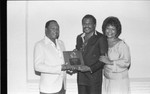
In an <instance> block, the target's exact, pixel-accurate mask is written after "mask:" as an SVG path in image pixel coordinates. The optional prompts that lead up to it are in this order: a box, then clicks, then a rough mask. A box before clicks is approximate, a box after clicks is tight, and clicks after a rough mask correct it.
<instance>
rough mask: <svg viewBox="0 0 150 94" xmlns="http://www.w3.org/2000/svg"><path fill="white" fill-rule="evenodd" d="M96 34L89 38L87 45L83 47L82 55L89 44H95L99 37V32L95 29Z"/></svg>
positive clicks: (88, 48)
mask: <svg viewBox="0 0 150 94" xmlns="http://www.w3.org/2000/svg"><path fill="white" fill-rule="evenodd" d="M96 33H97V34H94V35H93V36H92V37H91V38H90V39H89V40H88V43H87V45H86V46H85V48H84V50H85V51H84V52H85V53H84V55H85V54H86V53H87V52H88V51H89V50H90V48H91V46H93V45H95V43H96V42H97V40H98V39H99V33H98V32H97V31H96Z"/></svg>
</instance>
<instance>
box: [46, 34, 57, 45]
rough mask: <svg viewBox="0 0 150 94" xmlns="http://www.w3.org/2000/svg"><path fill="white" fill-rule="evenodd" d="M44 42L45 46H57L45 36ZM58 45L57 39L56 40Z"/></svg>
mask: <svg viewBox="0 0 150 94" xmlns="http://www.w3.org/2000/svg"><path fill="white" fill-rule="evenodd" d="M44 41H45V44H49V43H50V44H51V45H54V46H55V44H54V43H53V42H52V41H51V40H50V39H49V38H48V37H47V36H44ZM56 43H57V39H56Z"/></svg>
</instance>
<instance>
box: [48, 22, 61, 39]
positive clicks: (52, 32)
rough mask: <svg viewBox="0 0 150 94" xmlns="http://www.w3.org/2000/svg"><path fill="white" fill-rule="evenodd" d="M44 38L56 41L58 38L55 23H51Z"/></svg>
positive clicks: (57, 29) (57, 28) (57, 27)
mask: <svg viewBox="0 0 150 94" xmlns="http://www.w3.org/2000/svg"><path fill="white" fill-rule="evenodd" d="M46 36H47V37H48V38H50V39H57V38H58V37H59V25H58V24H57V23H56V22H51V23H50V24H49V26H48V27H47V28H46Z"/></svg>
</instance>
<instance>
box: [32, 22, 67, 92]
mask: <svg viewBox="0 0 150 94" xmlns="http://www.w3.org/2000/svg"><path fill="white" fill-rule="evenodd" d="M58 37H59V25H58V23H57V21H55V20H50V21H48V22H47V23H46V25H45V37H44V38H43V39H42V40H40V41H38V42H37V43H36V44H35V48H34V69H35V71H38V72H40V73H41V78H40V84H39V85H40V86H39V88H40V94H65V91H66V72H65V71H63V70H65V69H66V66H64V58H63V53H62V52H63V51H64V50H65V46H64V43H63V42H62V41H61V40H58Z"/></svg>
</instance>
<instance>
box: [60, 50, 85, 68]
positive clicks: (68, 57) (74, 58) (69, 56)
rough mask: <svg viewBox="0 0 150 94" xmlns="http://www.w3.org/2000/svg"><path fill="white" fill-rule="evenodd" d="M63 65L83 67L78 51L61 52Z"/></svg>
mask: <svg viewBox="0 0 150 94" xmlns="http://www.w3.org/2000/svg"><path fill="white" fill-rule="evenodd" d="M63 55H64V60H65V63H68V64H69V65H72V66H77V67H78V66H80V65H84V61H83V57H82V54H81V52H80V51H63Z"/></svg>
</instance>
